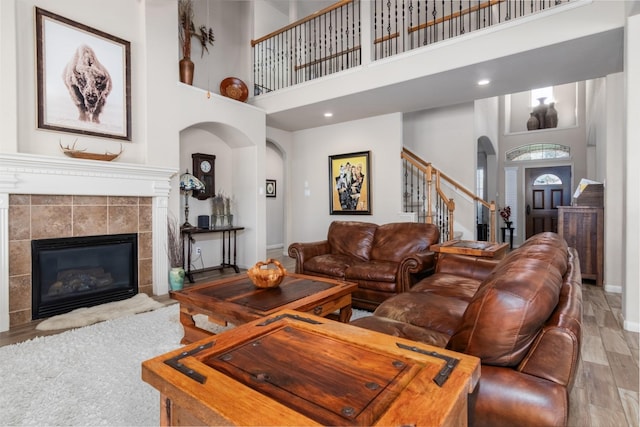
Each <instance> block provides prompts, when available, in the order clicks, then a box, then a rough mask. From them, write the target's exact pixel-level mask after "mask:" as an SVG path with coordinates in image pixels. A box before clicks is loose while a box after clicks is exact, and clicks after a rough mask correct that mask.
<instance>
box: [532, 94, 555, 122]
mask: <svg viewBox="0 0 640 427" xmlns="http://www.w3.org/2000/svg"><path fill="white" fill-rule="evenodd" d="M546 99H547V98H545V97H543V98H538V105H536V106H535V107H534V108H533V112H532V113H531V116H530V117H529V119H528V120H527V130H538V129H549V128H555V127H558V112H557V111H556V109H555V102H550V103H549V104H548V105H547V104H545V103H544V101H545V100H546Z"/></svg>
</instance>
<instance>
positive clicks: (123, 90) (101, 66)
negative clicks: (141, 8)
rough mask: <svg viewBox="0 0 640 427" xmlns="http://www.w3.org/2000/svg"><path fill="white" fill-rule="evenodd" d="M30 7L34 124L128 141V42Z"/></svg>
mask: <svg viewBox="0 0 640 427" xmlns="http://www.w3.org/2000/svg"><path fill="white" fill-rule="evenodd" d="M35 11H36V54H37V56H36V58H37V82H38V100H37V102H38V128H41V129H50V130H56V131H62V132H71V133H79V134H83V135H93V136H101V137H106V138H116V139H122V140H128V141H130V140H131V65H130V64H131V46H130V43H129V42H128V41H126V40H122V39H120V38H118V37H115V36H112V35H110V34H107V33H105V32H103V31H100V30H97V29H95V28H91V27H88V26H86V25H83V24H80V23H78V22H75V21H72V20H70V19H67V18H64V17H62V16H59V15H56V14H54V13H51V12H48V11H46V10H43V9H40V8H38V7H36V8H35Z"/></svg>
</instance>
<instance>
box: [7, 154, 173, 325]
mask: <svg viewBox="0 0 640 427" xmlns="http://www.w3.org/2000/svg"><path fill="white" fill-rule="evenodd" d="M175 172H176V170H173V169H167V168H158V167H149V166H145V165H137V164H135V165H134V164H124V163H120V162H101V161H94V160H78V159H70V158H59V157H55V158H52V157H47V156H36V155H28V154H0V331H6V330H8V329H9V327H15V326H18V325H20V324H24V323H27V322H30V321H31V240H32V239H42V238H57V237H71V236H88V235H103V234H120V233H138V288H139V292H144V293H147V294H149V295H163V294H166V293H167V289H168V285H167V268H168V265H167V257H166V251H165V249H164V248H165V247H166V221H167V205H168V197H169V190H170V179H171V176H172V175H173V174H174V173H175Z"/></svg>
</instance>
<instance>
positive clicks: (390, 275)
mask: <svg viewBox="0 0 640 427" xmlns="http://www.w3.org/2000/svg"><path fill="white" fill-rule="evenodd" d="M439 237H440V233H439V231H438V228H437V227H436V226H434V225H432V224H420V223H411V222H398V223H390V224H384V225H377V224H373V223H369V222H358V221H334V222H332V223H331V224H330V225H329V231H328V232H327V239H326V240H322V241H318V242H310V243H292V244H291V245H290V246H289V256H290V257H291V258H295V260H296V273H300V274H309V275H312V276H321V277H330V278H333V279H339V280H348V281H350V282H356V283H357V284H358V290H357V291H355V292H354V293H353V295H352V298H353V306H354V307H358V308H362V309H365V310H374V309H375V308H376V307H377V306H378V305H379V304H380V303H381V302H382V301H384V300H386V299H387V298H389V297H391V296H393V295H396V294H399V293H402V292H406V291H407V290H409V288H410V287H411V286H412V285H413V284H414V283H415V282H417V281H418V280H419V279H421V278H423V277H426V276H427V275H429V274H431V273H433V270H434V268H435V254H434V253H433V252H432V251H430V250H429V246H431V245H432V244H435V243H438V239H439Z"/></svg>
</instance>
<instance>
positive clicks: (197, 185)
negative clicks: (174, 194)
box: [180, 169, 204, 228]
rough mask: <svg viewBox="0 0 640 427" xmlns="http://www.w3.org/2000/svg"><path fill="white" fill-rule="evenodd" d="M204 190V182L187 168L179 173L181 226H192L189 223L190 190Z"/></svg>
mask: <svg viewBox="0 0 640 427" xmlns="http://www.w3.org/2000/svg"><path fill="white" fill-rule="evenodd" d="M200 190H204V184H203V183H202V181H200V180H199V179H198V178H196V177H195V176H193V175H191V174H190V173H189V169H187V171H186V172H185V173H183V174H182V175H180V191H182V192H183V193H184V224H182V228H188V227H193V226H192V225H191V224H189V194H190V193H191V192H192V191H200Z"/></svg>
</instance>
